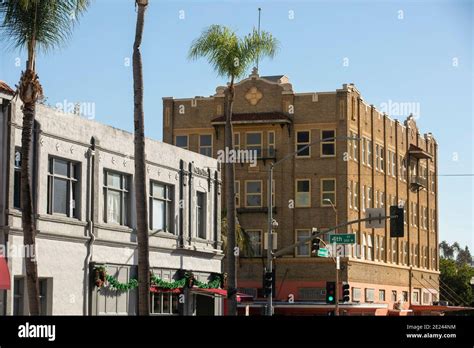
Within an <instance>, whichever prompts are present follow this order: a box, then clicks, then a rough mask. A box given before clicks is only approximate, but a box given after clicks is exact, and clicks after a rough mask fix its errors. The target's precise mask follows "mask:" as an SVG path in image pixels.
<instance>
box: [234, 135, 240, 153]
mask: <svg viewBox="0 0 474 348" xmlns="http://www.w3.org/2000/svg"><path fill="white" fill-rule="evenodd" d="M234 149H236V150H239V149H240V133H234Z"/></svg>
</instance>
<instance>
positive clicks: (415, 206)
mask: <svg viewBox="0 0 474 348" xmlns="http://www.w3.org/2000/svg"><path fill="white" fill-rule="evenodd" d="M413 226H415V227H417V226H418V203H413Z"/></svg>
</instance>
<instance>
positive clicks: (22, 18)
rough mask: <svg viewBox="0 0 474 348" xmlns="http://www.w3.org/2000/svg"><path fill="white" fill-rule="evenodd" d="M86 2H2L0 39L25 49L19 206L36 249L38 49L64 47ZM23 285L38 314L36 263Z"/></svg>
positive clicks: (29, 264)
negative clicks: (33, 164) (34, 140)
mask: <svg viewBox="0 0 474 348" xmlns="http://www.w3.org/2000/svg"><path fill="white" fill-rule="evenodd" d="M88 5H89V0H60V1H59V0H3V1H0V16H1V17H2V18H3V21H2V25H1V29H2V34H3V35H2V36H4V38H5V39H6V40H8V41H10V42H11V44H12V46H13V47H15V48H19V49H24V48H26V51H27V54H28V60H27V61H26V70H25V71H23V72H22V73H21V78H20V82H19V85H18V86H17V94H18V95H19V97H20V99H21V101H22V103H23V130H22V134H21V156H22V158H21V159H22V160H21V207H22V216H21V218H22V227H23V243H24V245H25V247H29V248H33V250H35V247H36V244H35V234H36V231H35V229H36V222H35V218H34V215H33V202H32V192H31V186H30V182H31V167H30V163H31V153H30V152H31V151H30V150H31V145H32V144H31V142H32V134H33V123H34V119H35V113H36V103H37V102H38V99H40V98H41V97H42V95H43V89H42V87H41V84H40V82H39V78H38V75H37V74H36V53H37V50H38V49H41V50H44V51H48V50H51V49H53V48H57V47H58V46H60V45H61V44H64V43H65V42H67V40H68V39H69V37H70V35H71V34H72V29H73V27H74V24H76V23H77V20H78V18H79V16H80V15H81V14H82V13H84V12H85V10H86V9H87V6H88ZM25 268H26V283H27V289H28V303H29V310H30V315H39V312H40V306H39V286H38V270H37V265H36V261H35V260H33V259H32V258H30V257H25Z"/></svg>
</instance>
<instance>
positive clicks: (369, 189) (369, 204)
mask: <svg viewBox="0 0 474 348" xmlns="http://www.w3.org/2000/svg"><path fill="white" fill-rule="evenodd" d="M367 208H372V187H370V186H367Z"/></svg>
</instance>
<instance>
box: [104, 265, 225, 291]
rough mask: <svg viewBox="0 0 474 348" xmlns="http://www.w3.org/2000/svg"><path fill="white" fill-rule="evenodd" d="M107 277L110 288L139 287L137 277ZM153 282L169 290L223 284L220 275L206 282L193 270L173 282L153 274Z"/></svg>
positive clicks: (128, 288) (107, 275)
mask: <svg viewBox="0 0 474 348" xmlns="http://www.w3.org/2000/svg"><path fill="white" fill-rule="evenodd" d="M96 270H100V271H105V268H104V267H97V268H96ZM105 279H106V280H107V282H108V283H109V286H110V288H112V289H114V290H118V291H130V290H133V289H135V288H136V287H138V280H136V279H130V281H129V282H128V283H121V282H119V281H118V279H117V278H115V277H114V276H112V275H109V274H106V276H105ZM151 284H152V285H154V286H156V287H158V288H162V289H169V290H173V289H182V288H184V287H186V286H197V287H198V288H200V289H218V288H220V287H221V286H222V284H221V278H220V277H216V278H215V279H213V280H211V281H209V282H208V283H204V282H201V281H199V280H197V279H195V278H194V275H193V274H192V273H191V272H186V273H185V274H184V277H183V278H181V279H178V280H174V281H171V282H168V281H166V280H163V279H161V278H159V277H157V276H156V275H154V274H152V275H151ZM99 288H100V287H99Z"/></svg>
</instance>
